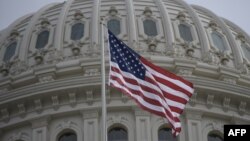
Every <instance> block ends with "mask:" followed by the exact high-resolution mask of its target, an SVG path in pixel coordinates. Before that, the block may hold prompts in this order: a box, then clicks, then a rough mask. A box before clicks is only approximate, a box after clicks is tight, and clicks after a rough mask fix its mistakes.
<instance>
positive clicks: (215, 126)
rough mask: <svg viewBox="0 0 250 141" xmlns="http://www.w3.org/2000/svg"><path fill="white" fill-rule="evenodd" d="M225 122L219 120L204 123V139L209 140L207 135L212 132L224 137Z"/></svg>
mask: <svg viewBox="0 0 250 141" xmlns="http://www.w3.org/2000/svg"><path fill="white" fill-rule="evenodd" d="M223 131H224V130H223V123H218V122H208V123H206V124H204V125H203V129H202V140H203V141H208V139H207V136H208V134H210V133H213V134H217V135H219V136H221V137H223V136H224V135H223Z"/></svg>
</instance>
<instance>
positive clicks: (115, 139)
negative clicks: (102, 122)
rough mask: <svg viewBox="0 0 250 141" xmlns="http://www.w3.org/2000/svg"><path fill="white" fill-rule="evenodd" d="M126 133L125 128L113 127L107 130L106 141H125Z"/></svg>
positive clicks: (126, 138)
mask: <svg viewBox="0 0 250 141" xmlns="http://www.w3.org/2000/svg"><path fill="white" fill-rule="evenodd" d="M127 140H128V133H127V131H126V130H125V129H123V128H120V127H115V128H112V129H111V130H109V132H108V141H127Z"/></svg>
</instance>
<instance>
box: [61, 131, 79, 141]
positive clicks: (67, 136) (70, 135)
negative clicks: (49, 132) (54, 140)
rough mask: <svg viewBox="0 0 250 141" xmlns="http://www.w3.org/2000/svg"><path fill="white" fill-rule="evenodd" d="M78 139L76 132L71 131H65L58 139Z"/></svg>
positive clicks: (74, 140) (70, 140)
mask: <svg viewBox="0 0 250 141" xmlns="http://www.w3.org/2000/svg"><path fill="white" fill-rule="evenodd" d="M76 140H77V138H76V134H75V133H71V132H67V133H64V134H62V135H61V136H60V137H59V138H58V141H76Z"/></svg>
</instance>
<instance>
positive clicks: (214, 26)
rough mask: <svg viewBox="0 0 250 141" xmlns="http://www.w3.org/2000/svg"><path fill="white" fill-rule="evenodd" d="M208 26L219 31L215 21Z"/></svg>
mask: <svg viewBox="0 0 250 141" xmlns="http://www.w3.org/2000/svg"><path fill="white" fill-rule="evenodd" d="M208 26H209V27H210V28H212V29H213V30H217V29H218V24H217V23H216V22H215V21H210V22H209V24H208Z"/></svg>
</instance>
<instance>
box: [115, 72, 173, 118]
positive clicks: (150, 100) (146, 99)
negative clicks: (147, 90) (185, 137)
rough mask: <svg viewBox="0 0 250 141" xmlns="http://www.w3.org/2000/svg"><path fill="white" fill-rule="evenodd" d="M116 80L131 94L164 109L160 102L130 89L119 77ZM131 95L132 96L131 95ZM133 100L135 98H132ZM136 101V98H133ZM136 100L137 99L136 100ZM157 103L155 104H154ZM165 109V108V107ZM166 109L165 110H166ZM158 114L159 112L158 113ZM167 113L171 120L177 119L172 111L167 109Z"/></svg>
mask: <svg viewBox="0 0 250 141" xmlns="http://www.w3.org/2000/svg"><path fill="white" fill-rule="evenodd" d="M114 78H115V79H112V80H115V81H116V82H117V83H118V84H119V85H121V86H123V87H126V88H127V89H128V90H129V91H130V92H131V93H133V94H135V95H138V96H140V97H142V98H143V99H144V100H145V101H146V102H148V103H151V104H152V105H157V106H160V107H163V106H162V104H160V103H159V102H156V101H155V100H153V99H149V98H147V97H145V96H144V95H143V93H142V92H141V91H135V90H133V89H130V88H129V87H128V86H126V85H125V84H124V83H123V82H122V81H121V80H120V78H118V77H114ZM129 95H130V94H129ZM132 98H133V97H132ZM133 99H134V98H133ZM134 100H136V99H134ZM154 103H155V104H154ZM163 108H164V107H163ZM164 109H165V108H164ZM156 112H157V111H156ZM165 112H166V114H167V115H168V116H169V117H171V119H176V117H173V115H172V114H171V112H170V111H168V110H167V109H165Z"/></svg>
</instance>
